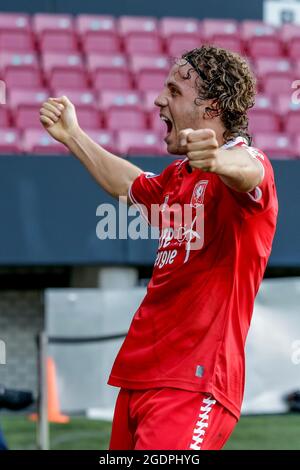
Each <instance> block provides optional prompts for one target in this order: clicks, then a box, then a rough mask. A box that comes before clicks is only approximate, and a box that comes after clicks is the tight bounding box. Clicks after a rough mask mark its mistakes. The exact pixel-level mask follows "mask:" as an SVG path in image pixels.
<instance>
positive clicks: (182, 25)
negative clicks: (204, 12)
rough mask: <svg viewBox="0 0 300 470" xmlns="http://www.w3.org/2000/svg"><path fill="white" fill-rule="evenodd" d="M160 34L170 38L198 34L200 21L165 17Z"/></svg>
mask: <svg viewBox="0 0 300 470" xmlns="http://www.w3.org/2000/svg"><path fill="white" fill-rule="evenodd" d="M159 28H160V33H161V35H162V36H163V37H165V38H168V37H170V36H173V35H174V34H178V33H181V34H198V33H199V21H198V20H195V19H194V18H173V17H165V18H162V19H161V20H160V25H159Z"/></svg>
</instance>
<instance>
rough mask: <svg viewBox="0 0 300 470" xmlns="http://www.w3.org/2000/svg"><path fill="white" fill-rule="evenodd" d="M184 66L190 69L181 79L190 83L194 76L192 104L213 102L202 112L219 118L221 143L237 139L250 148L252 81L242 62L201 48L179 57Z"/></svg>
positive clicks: (220, 51)
mask: <svg viewBox="0 0 300 470" xmlns="http://www.w3.org/2000/svg"><path fill="white" fill-rule="evenodd" d="M182 59H184V60H185V61H186V62H185V63H182ZM186 63H189V64H190V65H191V66H192V68H191V69H189V70H188V72H187V74H186V76H184V77H183V78H185V79H190V78H191V71H192V70H196V72H197V73H198V77H197V81H196V84H197V89H198V97H197V98H196V100H195V104H200V102H201V101H202V100H208V99H213V100H214V101H213V106H212V107H208V108H207V109H206V111H207V112H209V113H211V114H212V115H214V116H216V115H218V116H220V118H221V120H222V122H223V124H224V127H225V132H224V134H223V137H224V140H225V142H227V141H228V140H230V139H232V138H234V137H237V136H238V135H241V136H243V137H245V138H246V139H247V140H248V142H249V145H250V144H251V141H252V138H251V136H250V134H249V133H248V117H247V111H248V109H249V108H251V107H252V106H253V105H254V98H255V93H256V86H255V85H256V81H255V78H254V76H253V74H252V72H251V69H250V67H249V65H248V63H247V62H246V60H245V59H243V58H242V57H241V56H240V55H239V54H236V53H234V52H231V51H228V50H226V49H222V48H219V47H214V46H210V45H203V46H202V47H200V48H197V49H193V50H191V51H189V52H187V53H184V54H183V55H182V57H181V64H182V65H186Z"/></svg>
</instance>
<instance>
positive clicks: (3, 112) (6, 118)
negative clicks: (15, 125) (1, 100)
mask: <svg viewBox="0 0 300 470" xmlns="http://www.w3.org/2000/svg"><path fill="white" fill-rule="evenodd" d="M6 127H10V113H9V110H8V108H7V106H3V105H0V129H5V128H6Z"/></svg>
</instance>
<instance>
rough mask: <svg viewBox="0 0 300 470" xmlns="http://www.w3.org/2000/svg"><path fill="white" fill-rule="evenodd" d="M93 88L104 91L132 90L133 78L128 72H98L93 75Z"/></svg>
mask: <svg viewBox="0 0 300 470" xmlns="http://www.w3.org/2000/svg"><path fill="white" fill-rule="evenodd" d="M93 87H94V89H95V90H97V91H103V90H131V89H132V77H131V74H130V73H129V71H126V70H98V71H97V72H96V73H95V74H94V75H93Z"/></svg>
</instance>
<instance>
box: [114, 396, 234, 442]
mask: <svg viewBox="0 0 300 470" xmlns="http://www.w3.org/2000/svg"><path fill="white" fill-rule="evenodd" d="M236 423H237V418H236V417H235V416H234V415H233V414H231V413H230V411H228V410H227V409H226V408H224V407H223V406H222V405H220V404H219V403H218V402H216V400H214V399H213V398H212V396H211V395H209V394H207V393H202V392H190V391H187V390H181V389H177V388H167V387H166V388H152V389H147V390H127V389H124V388H121V390H120V392H119V395H118V398H117V401H116V406H115V412H114V419H113V425H112V433H111V439H110V445H109V449H110V450H163V449H164V450H195V451H196V450H208V449H209V450H219V449H221V448H222V447H223V446H224V444H225V442H226V441H227V439H228V438H229V436H230V434H231V432H232V431H233V428H234V426H235V425H236Z"/></svg>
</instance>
